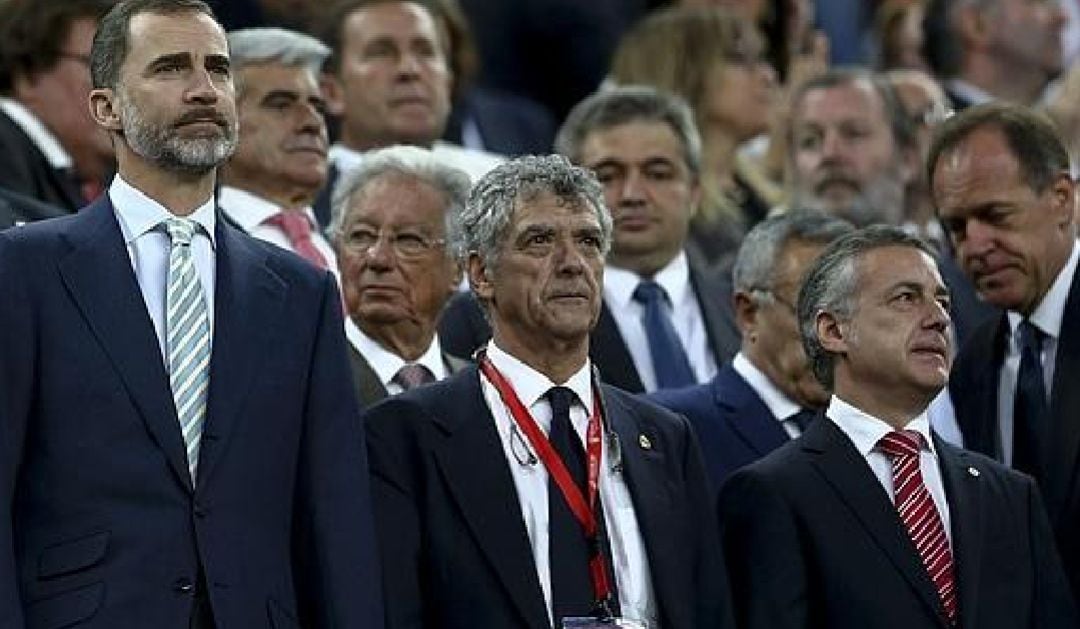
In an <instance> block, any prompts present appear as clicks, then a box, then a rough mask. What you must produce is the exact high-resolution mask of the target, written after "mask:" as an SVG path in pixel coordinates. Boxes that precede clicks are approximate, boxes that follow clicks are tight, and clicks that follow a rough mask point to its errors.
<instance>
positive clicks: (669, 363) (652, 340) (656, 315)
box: [634, 280, 697, 389]
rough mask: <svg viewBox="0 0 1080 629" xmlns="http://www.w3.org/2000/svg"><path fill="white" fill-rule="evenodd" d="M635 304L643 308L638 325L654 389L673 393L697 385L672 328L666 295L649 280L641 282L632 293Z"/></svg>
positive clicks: (658, 286) (680, 342) (660, 287)
mask: <svg viewBox="0 0 1080 629" xmlns="http://www.w3.org/2000/svg"><path fill="white" fill-rule="evenodd" d="M634 301H636V302H638V303H640V304H641V305H642V306H644V308H645V311H644V312H643V313H642V315H641V325H642V327H644V328H645V337H646V339H648V342H649V354H650V355H651V356H652V363H653V372H654V373H655V374H656V387H657V388H658V389H673V388H678V387H688V386H690V385H692V384H695V383H697V378H695V377H694V371H693V370H692V369H691V368H690V360H689V359H688V358H687V357H686V352H685V351H684V350H683V346H682V341H681V340H679V335H678V334H677V333H676V332H675V326H673V325H672V324H671V315H670V314H669V313H668V294H667V292H666V291H665V290H664V288H663V287H662V286H660V285H659V284H657V283H656V282H654V281H652V280H643V281H642V282H641V283H640V284H638V285H637V288H635V289H634Z"/></svg>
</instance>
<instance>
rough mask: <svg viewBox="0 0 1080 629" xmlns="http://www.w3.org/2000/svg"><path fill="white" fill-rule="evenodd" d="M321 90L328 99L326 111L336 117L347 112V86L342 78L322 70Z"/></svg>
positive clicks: (324, 97)
mask: <svg viewBox="0 0 1080 629" xmlns="http://www.w3.org/2000/svg"><path fill="white" fill-rule="evenodd" d="M319 91H320V92H321V93H322V97H323V100H324V101H326V113H328V114H330V115H331V116H336V117H340V116H342V115H344V114H345V87H344V86H343V85H342V84H341V79H339V78H337V76H335V75H333V74H331V73H329V72H320V73H319Z"/></svg>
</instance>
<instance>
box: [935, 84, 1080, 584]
mask: <svg viewBox="0 0 1080 629" xmlns="http://www.w3.org/2000/svg"><path fill="white" fill-rule="evenodd" d="M928 164H929V169H928V170H929V172H930V176H931V186H932V187H931V192H932V193H933V198H934V202H935V204H936V206H937V210H938V214H939V215H940V217H941V221H942V224H943V225H944V226H945V230H946V233H947V234H948V236H949V238H950V240H951V241H952V244H953V247H954V249H955V251H956V257H957V260H958V261H959V263H960V265H961V266H962V267H963V268H964V270H965V272H966V273H967V274H968V275H969V276H970V277H971V280H972V282H973V283H974V284H975V288H976V290H977V291H978V292H979V294H980V296H981V297H982V298H983V299H984V300H986V301H987V302H989V303H991V304H994V305H996V306H999V307H1000V308H1002V309H1003V310H1005V313H1004V314H1002V315H1001V316H1000V317H998V318H996V319H994V320H992V321H989V322H987V323H986V324H985V325H983V326H982V327H980V328H979V329H978V330H976V332H975V333H974V334H973V336H972V337H971V340H970V342H969V343H967V344H966V345H965V346H964V347H963V349H962V350H961V352H960V355H959V357H958V359H957V361H956V366H955V367H954V369H953V378H952V383H951V385H950V390H951V393H952V398H953V401H954V403H955V405H956V414H957V419H958V420H959V423H960V428H961V430H962V431H963V434H964V443H965V444H966V445H967V446H968V447H969V448H971V449H973V450H977V451H979V452H982V453H984V454H987V455H989V456H993V457H995V458H997V459H998V460H1000V461H1003V462H1004V463H1006V464H1008V465H1011V466H1012V467H1015V468H1017V469H1020V470H1023V471H1025V472H1028V473H1029V474H1032V475H1033V476H1034V477H1035V478H1036V480H1037V481H1038V483H1039V487H1040V489H1041V490H1042V495H1043V499H1044V500H1045V501H1046V504H1047V510H1048V511H1049V513H1050V520H1051V523H1052V524H1053V525H1054V530H1055V531H1056V532H1057V540H1058V545H1059V548H1060V550H1061V553H1062V559H1063V561H1064V564H1065V569H1066V572H1067V573H1068V575H1069V578H1070V579H1071V581H1072V587H1073V593H1074V594H1076V595H1077V598H1078V599H1080V528H1078V525H1080V486H1078V484H1077V479H1078V474H1080V472H1078V469H1077V462H1078V461H1080V389H1078V388H1077V387H1076V374H1077V373H1080V275H1078V274H1077V273H1076V266H1077V260H1078V259H1080V247H1078V246H1077V239H1076V237H1077V231H1076V203H1075V194H1076V184H1075V183H1074V181H1073V179H1072V177H1071V175H1070V173H1069V155H1068V153H1067V152H1066V150H1065V146H1064V144H1063V142H1062V141H1061V138H1060V137H1059V136H1058V134H1057V131H1056V130H1055V129H1054V127H1053V125H1052V124H1051V123H1050V122H1049V120H1047V119H1045V118H1043V117H1042V116H1041V115H1037V114H1034V113H1032V112H1030V111H1029V110H1026V109H1024V108H1021V107H1019V106H1010V105H993V104H992V105H984V106H979V107H973V108H971V109H970V110H965V111H964V112H962V113H961V114H960V115H958V116H956V117H954V118H952V119H950V120H949V121H947V122H946V123H945V124H944V125H943V126H942V127H941V129H940V130H939V132H938V135H937V136H936V137H935V141H934V144H933V145H932V147H931V152H930V159H929V161H928Z"/></svg>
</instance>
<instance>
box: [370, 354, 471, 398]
mask: <svg viewBox="0 0 1080 629" xmlns="http://www.w3.org/2000/svg"><path fill="white" fill-rule="evenodd" d="M443 362H444V363H445V364H446V369H447V370H448V371H449V372H450V374H451V375H452V374H455V373H457V372H459V371H461V370H462V369H464V368H465V367H467V366H468V365H469V361H467V360H464V359H462V358H458V357H457V356H451V355H449V354H447V353H445V352H444V353H443ZM349 365H350V366H351V367H352V377H353V389H355V390H356V395H357V399H359V400H360V408H361V409H365V408H367V407H369V406H371V405H372V404H375V403H376V402H381V401H382V400H385V399H386V398H387V397H389V396H390V394H389V393H387V392H386V387H384V386H383V383H382V381H380V380H379V375H378V374H376V373H375V370H374V369H373V368H372V367H371V364H370V363H369V362H368V361H367V359H366V358H364V357H363V356H361V355H360V352H358V351H356V348H355V347H353V346H352V344H351V343H350V344H349Z"/></svg>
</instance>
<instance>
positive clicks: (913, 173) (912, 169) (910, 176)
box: [898, 146, 922, 187]
mask: <svg viewBox="0 0 1080 629" xmlns="http://www.w3.org/2000/svg"><path fill="white" fill-rule="evenodd" d="M899 153H900V155H899V156H898V157H899V158H900V177H901V178H902V181H903V182H904V186H905V187H907V186H909V185H911V182H913V181H915V180H916V179H918V178H919V169H921V168H922V157H921V156H920V155H919V149H918V147H916V146H909V147H907V148H903V147H901V148H900V151H899Z"/></svg>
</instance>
